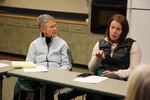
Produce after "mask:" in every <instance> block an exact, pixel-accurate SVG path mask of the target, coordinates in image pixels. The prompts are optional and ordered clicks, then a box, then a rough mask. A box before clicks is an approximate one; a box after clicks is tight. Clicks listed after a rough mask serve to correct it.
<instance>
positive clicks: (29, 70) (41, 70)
mask: <svg viewBox="0 0 150 100" xmlns="http://www.w3.org/2000/svg"><path fill="white" fill-rule="evenodd" d="M23 71H24V72H47V71H48V69H47V68H46V67H45V66H36V67H35V68H23Z"/></svg>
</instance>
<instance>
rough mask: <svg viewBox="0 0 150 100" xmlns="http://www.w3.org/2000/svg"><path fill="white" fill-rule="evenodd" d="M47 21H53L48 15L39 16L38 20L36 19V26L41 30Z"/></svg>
mask: <svg viewBox="0 0 150 100" xmlns="http://www.w3.org/2000/svg"><path fill="white" fill-rule="evenodd" d="M48 20H55V18H54V17H52V16H50V15H48V14H43V15H40V16H39V17H38V18H37V24H38V27H39V28H42V27H44V26H45V24H46V23H47V22H48Z"/></svg>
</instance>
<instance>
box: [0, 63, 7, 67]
mask: <svg viewBox="0 0 150 100" xmlns="http://www.w3.org/2000/svg"><path fill="white" fill-rule="evenodd" d="M8 66H9V65H8V64H4V63H0V67H8Z"/></svg>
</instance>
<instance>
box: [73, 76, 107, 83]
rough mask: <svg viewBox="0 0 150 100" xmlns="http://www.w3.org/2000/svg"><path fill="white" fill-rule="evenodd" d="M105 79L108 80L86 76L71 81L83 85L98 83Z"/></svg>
mask: <svg viewBox="0 0 150 100" xmlns="http://www.w3.org/2000/svg"><path fill="white" fill-rule="evenodd" d="M106 79H108V78H107V77H100V76H95V75H91V76H87V77H77V78H75V79H73V81H78V82H84V83H99V82H101V81H104V80H106Z"/></svg>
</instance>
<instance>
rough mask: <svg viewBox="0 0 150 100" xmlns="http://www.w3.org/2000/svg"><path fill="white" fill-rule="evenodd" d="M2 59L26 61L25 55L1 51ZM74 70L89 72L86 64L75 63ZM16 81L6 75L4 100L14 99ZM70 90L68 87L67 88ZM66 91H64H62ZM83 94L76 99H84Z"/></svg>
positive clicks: (0, 56) (0, 57) (0, 58)
mask: <svg viewBox="0 0 150 100" xmlns="http://www.w3.org/2000/svg"><path fill="white" fill-rule="evenodd" d="M0 60H16V61H17V60H19V61H24V60H25V56H21V55H13V54H7V53H0ZM72 71H75V72H82V73H84V72H88V69H87V67H86V66H83V65H77V64H75V65H73V67H72ZM15 81H16V77H5V78H4V80H3V100H12V99H13V89H14V84H15ZM66 90H68V89H66ZM62 92H64V91H62ZM82 99H83V98H82V96H80V97H77V98H76V99H75V100H82ZM55 100H57V97H56V95H55Z"/></svg>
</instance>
